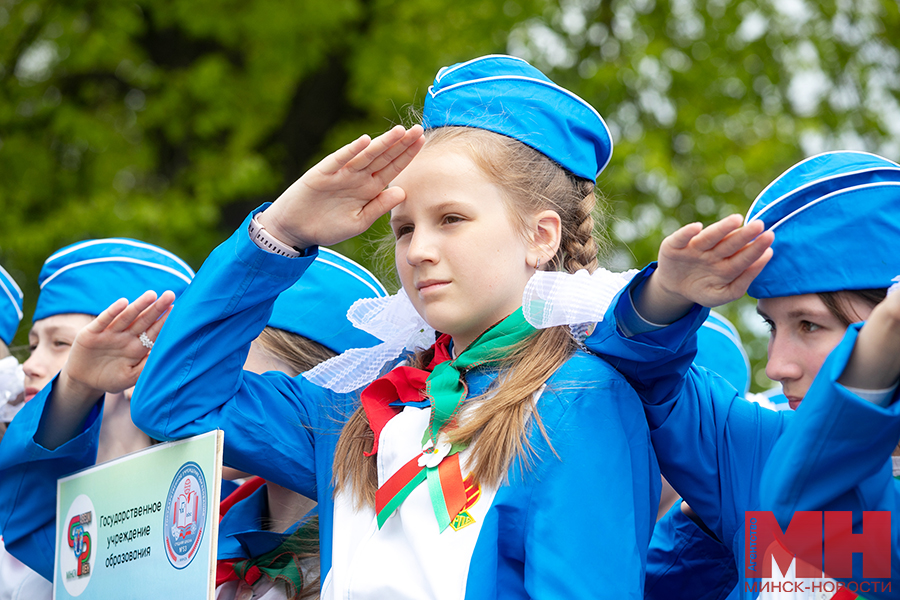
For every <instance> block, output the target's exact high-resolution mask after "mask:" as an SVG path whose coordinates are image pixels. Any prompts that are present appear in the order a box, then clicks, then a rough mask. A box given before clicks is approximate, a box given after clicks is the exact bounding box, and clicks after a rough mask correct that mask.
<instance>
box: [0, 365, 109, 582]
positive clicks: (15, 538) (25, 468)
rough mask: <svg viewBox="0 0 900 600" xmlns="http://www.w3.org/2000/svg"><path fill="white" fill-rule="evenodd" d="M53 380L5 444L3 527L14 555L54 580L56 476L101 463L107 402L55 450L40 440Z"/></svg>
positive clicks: (0, 494)
mask: <svg viewBox="0 0 900 600" xmlns="http://www.w3.org/2000/svg"><path fill="white" fill-rule="evenodd" d="M55 384H56V379H54V380H53V381H52V382H51V383H50V384H48V385H46V386H45V387H44V389H43V390H41V392H40V393H38V394H37V395H36V396H35V397H34V398H32V399H31V401H30V402H28V404H26V405H25V407H24V408H22V410H21V411H20V412H19V414H18V415H16V418H15V419H13V421H12V423H10V426H9V429H8V430H7V432H6V436H5V437H4V438H3V443H2V444H0V531H2V532H3V541H4V543H5V544H6V549H7V550H8V551H9V553H10V554H12V555H13V556H15V557H16V558H18V559H19V560H20V561H22V562H23V563H25V564H26V565H27V566H28V567H30V568H31V569H33V570H34V571H37V573H39V574H40V575H41V576H42V577H44V578H45V579H47V580H49V581H53V561H54V552H55V550H56V535H55V532H56V480H57V479H59V478H60V477H63V476H65V475H69V474H71V473H74V472H76V471H79V470H81V469H84V468H87V467H90V466H92V465H94V463H95V462H96V461H97V444H98V441H99V439H100V422H101V420H102V403H101V404H100V405H98V407H96V408H94V410H93V411H92V412H91V414H90V415H89V417H88V419H87V422H86V424H85V429H84V431H83V432H82V433H81V434H79V435H78V436H76V437H75V438H73V439H71V440H69V441H68V442H66V443H65V444H63V445H62V446H60V447H59V448H57V449H55V450H47V449H46V448H44V447H43V446H41V445H39V444H37V443H35V441H34V436H35V434H36V433H37V429H38V425H39V424H40V421H41V417H42V416H43V414H44V409H45V408H46V405H47V401H48V398H49V396H50V392H51V389H52V387H53V386H54V385H55Z"/></svg>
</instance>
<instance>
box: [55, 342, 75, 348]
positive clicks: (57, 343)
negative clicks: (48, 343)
mask: <svg viewBox="0 0 900 600" xmlns="http://www.w3.org/2000/svg"><path fill="white" fill-rule="evenodd" d="M71 345H72V344H71V343H69V342H67V341H65V340H53V347H54V348H64V347H66V346H71Z"/></svg>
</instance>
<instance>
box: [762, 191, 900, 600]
mask: <svg viewBox="0 0 900 600" xmlns="http://www.w3.org/2000/svg"><path fill="white" fill-rule="evenodd" d="M891 191H894V190H891ZM890 201H892V202H897V199H896V192H894V194H892V197H891V199H890ZM884 241H887V240H884ZM892 267H893V268H894V269H895V270H900V261H895V262H894V264H893V265H886V268H888V269H889V268H892ZM895 281H896V279H895ZM896 285H897V284H894V286H896ZM898 324H900V294H897V293H896V292H893V293H890V294H889V295H888V297H887V298H886V299H885V300H884V301H882V302H881V303H879V304H878V305H877V306H876V307H875V308H873V309H872V312H871V314H869V315H868V317H867V319H866V322H865V323H854V324H852V325H851V326H850V327H848V328H847V333H846V334H845V335H844V338H843V340H841V343H840V344H839V345H838V346H837V348H835V349H834V351H833V352H831V354H830V355H829V356H828V359H827V360H826V361H825V364H823V365H822V372H821V375H820V376H819V377H817V378H816V381H815V383H814V384H813V386H812V387H811V388H810V391H809V394H807V399H805V400H804V401H803V403H802V404H801V405H800V407H799V408H797V415H796V417H795V418H794V419H793V421H792V422H791V423H790V424H789V425H788V426H787V427H786V428H785V430H784V433H783V434H782V435H781V437H780V438H779V439H778V441H777V442H776V444H775V447H774V448H773V450H772V452H773V453H774V454H775V455H779V456H791V457H793V460H790V461H769V462H768V463H767V464H766V468H765V469H764V470H763V476H762V484H761V489H760V498H761V502H762V504H763V506H765V507H766V508H767V509H770V510H772V511H773V513H774V514H775V518H776V519H778V521H779V522H780V523H781V525H782V527H785V528H786V527H787V526H788V525H789V524H790V522H791V520H792V519H793V518H794V515H795V514H796V512H797V511H807V510H810V511H853V524H854V531H855V532H856V533H866V534H867V535H868V537H869V539H873V538H874V537H875V536H877V535H878V534H884V536H885V537H884V538H881V540H882V541H883V542H885V546H886V547H887V546H889V547H890V549H891V550H890V555H889V556H888V555H886V554H884V553H883V552H882V551H881V550H879V549H876V548H877V544H874V543H873V544H872V545H871V546H870V547H869V548H867V549H866V550H865V560H866V561H870V560H873V564H875V563H876V562H877V563H879V565H880V566H882V567H884V568H885V569H888V571H887V572H888V573H890V578H891V580H890V582H889V584H890V585H891V587H892V589H886V586H885V585H884V584H885V582H884V580H880V581H879V578H881V577H886V576H887V575H886V573H881V574H878V573H875V572H873V571H868V572H866V570H867V569H869V568H870V566H869V565H865V566H864V567H863V572H860V571H858V570H857V571H854V572H853V577H852V579H853V580H854V583H855V584H856V585H855V587H854V588H852V589H855V590H858V591H859V592H860V594H862V595H864V596H865V597H866V598H896V597H897V589H898V587H900V447H898V442H900V402H897V387H898V386H897V382H898V380H900V361H898V359H900V343H898V342H900V326H898ZM863 511H889V512H890V517H891V519H890V528H889V529H888V528H886V527H885V526H884V524H876V523H875V522H874V521H864V520H863V514H862V513H863ZM860 526H862V530H860ZM877 530H880V531H877ZM829 542H832V543H833V540H829V539H826V540H825V544H826V545H827V544H829ZM789 549H790V550H791V551H793V552H796V553H797V554H798V556H801V557H802V556H805V555H806V553H807V552H809V548H803V547H799V546H792V547H790V548H789ZM858 549H859V548H858ZM814 556H815V555H814ZM808 562H810V561H808ZM826 568H827V565H826ZM846 575H848V576H849V575H850V574H849V573H848V574H846Z"/></svg>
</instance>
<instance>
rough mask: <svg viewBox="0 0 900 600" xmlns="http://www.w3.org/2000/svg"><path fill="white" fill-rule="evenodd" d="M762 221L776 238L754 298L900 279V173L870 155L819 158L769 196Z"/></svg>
mask: <svg viewBox="0 0 900 600" xmlns="http://www.w3.org/2000/svg"><path fill="white" fill-rule="evenodd" d="M754 219H760V220H762V221H763V222H764V223H765V225H766V229H767V230H772V231H774V232H775V241H774V243H773V244H772V249H773V250H774V254H773V256H772V259H771V260H770V261H769V263H768V264H767V265H766V267H765V268H764V269H763V271H762V273H760V274H759V276H757V278H756V279H755V280H754V281H753V283H752V284H750V289H749V290H748V293H749V294H750V295H751V296H753V297H754V298H775V297H781V296H794V295H799V294H810V293H816V292H833V291H839V290H862V289H875V288H886V287H888V286H889V285H890V284H891V280H892V279H893V277H894V276H896V275H897V273H898V272H900V259H898V258H897V251H896V249H895V245H896V243H897V240H898V239H900V165H897V164H896V163H894V162H892V161H890V160H887V159H886V158H882V157H880V156H877V155H874V154H868V153H865V152H848V151H838V152H826V153H823V154H819V155H817V156H813V157H811V158H808V159H806V160H804V161H802V162H800V163H798V164H796V165H794V166H793V167H791V168H790V169H788V170H787V171H785V172H784V173H783V174H782V175H781V176H779V177H778V178H777V179H776V180H775V181H773V182H772V183H771V184H770V185H769V186H768V187H767V188H766V189H765V190H763V192H762V193H761V194H760V195H759V197H758V198H757V199H756V201H754V203H753V205H752V206H751V207H750V211H749V212H748V213H747V218H746V221H747V222H750V221H752V220H754ZM860 240H865V241H866V251H865V252H860V251H859V241H860Z"/></svg>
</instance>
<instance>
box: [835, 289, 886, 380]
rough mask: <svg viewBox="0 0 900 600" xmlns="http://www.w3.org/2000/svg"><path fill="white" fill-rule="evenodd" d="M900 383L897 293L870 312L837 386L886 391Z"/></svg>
mask: <svg viewBox="0 0 900 600" xmlns="http://www.w3.org/2000/svg"><path fill="white" fill-rule="evenodd" d="M898 379H900V292H894V293H892V294H890V295H889V296H888V297H887V298H885V299H884V300H882V301H881V302H880V303H878V305H877V306H876V307H875V308H873V309H872V312H871V314H870V315H869V318H868V319H866V323H865V325H863V327H862V329H861V330H860V332H859V336H858V337H857V338H856V345H855V346H854V347H853V352H852V353H851V354H850V360H848V361H847V366H846V367H845V368H844V372H843V373H842V374H841V377H840V379H838V382H839V383H841V384H842V385H845V386H848V387H854V388H860V389H864V390H882V389H887V388H889V387H891V386H893V385H894V384H895V383H897V380H898Z"/></svg>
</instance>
